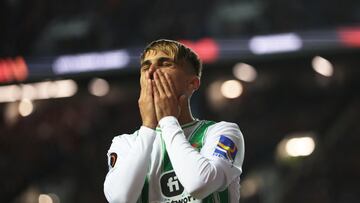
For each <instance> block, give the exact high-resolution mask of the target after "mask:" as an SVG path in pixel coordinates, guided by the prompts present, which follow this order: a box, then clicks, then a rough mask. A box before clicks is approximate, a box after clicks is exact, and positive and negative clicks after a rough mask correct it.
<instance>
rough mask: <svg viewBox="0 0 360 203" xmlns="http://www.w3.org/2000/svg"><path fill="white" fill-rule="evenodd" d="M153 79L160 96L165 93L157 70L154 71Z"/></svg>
mask: <svg viewBox="0 0 360 203" xmlns="http://www.w3.org/2000/svg"><path fill="white" fill-rule="evenodd" d="M154 81H155V86H156V90H157V91H158V93H159V95H160V96H163V95H165V92H164V88H163V86H162V84H161V80H160V76H159V74H158V72H157V71H156V72H155V73H154Z"/></svg>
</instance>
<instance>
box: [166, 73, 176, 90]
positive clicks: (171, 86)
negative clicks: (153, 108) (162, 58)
mask: <svg viewBox="0 0 360 203" xmlns="http://www.w3.org/2000/svg"><path fill="white" fill-rule="evenodd" d="M165 78H166V80H167V82H168V84H169V89H170V91H171V93H172V94H173V95H176V87H175V85H174V83H173V81H172V80H171V78H170V76H169V74H167V73H165Z"/></svg>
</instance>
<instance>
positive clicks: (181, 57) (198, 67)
mask: <svg viewBox="0 0 360 203" xmlns="http://www.w3.org/2000/svg"><path fill="white" fill-rule="evenodd" d="M150 51H155V52H158V51H162V52H164V53H165V54H167V55H171V56H174V60H175V63H181V62H185V63H186V64H188V65H190V67H191V69H192V70H193V71H194V73H195V74H196V75H197V76H198V77H201V73H202V63H201V60H200V58H199V56H198V55H197V54H196V53H195V52H194V51H193V50H192V49H190V48H189V47H187V46H185V45H184V44H182V43H180V42H177V41H174V40H168V39H160V40H156V41H153V42H151V43H150V44H148V45H147V46H146V47H145V49H144V51H143V52H142V54H141V57H140V59H141V61H143V60H144V58H145V55H146V54H147V53H149V52H150Z"/></svg>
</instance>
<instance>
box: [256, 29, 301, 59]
mask: <svg viewBox="0 0 360 203" xmlns="http://www.w3.org/2000/svg"><path fill="white" fill-rule="evenodd" d="M302 46H303V43H302V40H301V38H300V36H299V35H297V34H295V33H285V34H276V35H263V36H254V37H253V38H251V39H250V41H249V48H250V51H251V52H252V53H254V54H257V55H261V54H274V53H280V52H293V51H298V50H300V49H301V48H302Z"/></svg>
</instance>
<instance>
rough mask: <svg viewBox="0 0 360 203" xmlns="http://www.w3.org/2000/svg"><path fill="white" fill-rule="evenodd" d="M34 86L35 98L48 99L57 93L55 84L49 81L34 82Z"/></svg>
mask: <svg viewBox="0 0 360 203" xmlns="http://www.w3.org/2000/svg"><path fill="white" fill-rule="evenodd" d="M34 87H35V88H36V90H37V98H36V99H49V98H52V97H55V96H56V94H57V86H56V85H55V84H54V82H51V81H48V82H39V83H35V84H34Z"/></svg>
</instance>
